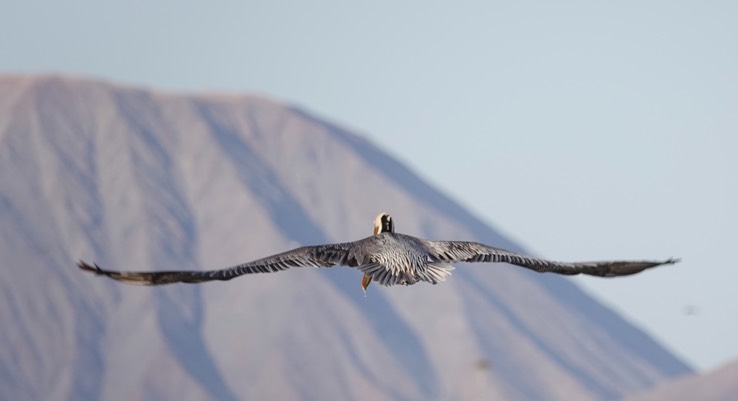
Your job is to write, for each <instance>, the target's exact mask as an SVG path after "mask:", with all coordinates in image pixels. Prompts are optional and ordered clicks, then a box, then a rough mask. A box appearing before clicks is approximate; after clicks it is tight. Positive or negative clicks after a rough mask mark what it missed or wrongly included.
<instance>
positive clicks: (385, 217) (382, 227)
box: [374, 212, 395, 235]
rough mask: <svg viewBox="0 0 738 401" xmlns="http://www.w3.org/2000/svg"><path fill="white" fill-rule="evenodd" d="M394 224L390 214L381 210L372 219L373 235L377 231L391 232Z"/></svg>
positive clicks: (377, 232)
mask: <svg viewBox="0 0 738 401" xmlns="http://www.w3.org/2000/svg"><path fill="white" fill-rule="evenodd" d="M393 232H395V225H394V223H393V222H392V216H390V215H389V213H387V212H382V213H380V214H379V215H377V218H375V219H374V235H378V234H379V233H393Z"/></svg>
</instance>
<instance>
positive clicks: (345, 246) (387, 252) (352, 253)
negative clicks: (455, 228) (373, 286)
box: [77, 213, 679, 293]
mask: <svg viewBox="0 0 738 401" xmlns="http://www.w3.org/2000/svg"><path fill="white" fill-rule="evenodd" d="M454 262H503V263H509V264H513V265H516V266H521V267H525V268H527V269H531V270H535V271H537V272H541V273H545V272H550V273H558V274H566V275H573V274H588V275H590V276H600V277H615V276H626V275H629V274H635V273H638V272H641V271H643V270H646V269H649V268H652V267H656V266H660V265H666V264H674V263H677V262H679V259H667V260H664V261H611V262H576V263H566V262H554V261H550V260H546V259H540V258H534V257H530V256H524V255H520V254H518V253H515V252H510V251H506V250H504V249H500V248H493V247H491V246H488V245H484V244H480V243H477V242H467V241H429V240H425V239H422V238H416V237H412V236H410V235H405V234H397V233H395V227H394V222H393V220H392V217H390V215H389V214H388V213H380V214H379V215H378V216H377V218H376V219H374V235H373V236H371V237H367V238H364V239H361V240H358V241H354V242H344V243H340V244H325V245H313V246H303V247H301V248H296V249H293V250H291V251H287V252H284V253H279V254H276V255H273V256H268V257H266V258H263V259H259V260H255V261H253V262H247V263H243V264H240V265H237V266H233V267H229V268H225V269H220V270H207V271H152V272H145V271H114V270H105V269H102V268H100V266H98V265H97V264H93V265H89V264H87V263H85V262H84V261H81V260H80V261H79V263H77V266H78V267H79V268H80V269H82V270H84V271H89V272H92V273H95V274H98V275H103V276H108V277H110V278H112V279H114V280H118V281H122V282H124V283H128V284H140V285H160V284H171V283H201V282H204V281H214V280H230V279H232V278H235V277H238V276H242V275H244V274H253V273H272V272H278V271H282V270H287V269H289V268H292V267H306V266H310V267H334V266H348V267H353V268H356V269H359V270H360V271H362V272H363V273H364V277H363V278H362V280H361V288H362V290H363V291H364V292H365V293H366V288H367V286H369V283H371V282H372V280H374V281H376V282H378V283H379V284H381V285H385V286H390V285H396V284H404V285H412V284H415V283H417V282H419V281H426V282H429V283H432V284H438V283H441V282H443V281H445V280H446V278H447V277H448V276H449V275H451V271H452V270H454V267H453V266H452V265H451V264H452V263H454Z"/></svg>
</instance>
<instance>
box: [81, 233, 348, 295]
mask: <svg viewBox="0 0 738 401" xmlns="http://www.w3.org/2000/svg"><path fill="white" fill-rule="evenodd" d="M360 242H361V241H357V242H347V243H342V244H327V245H316V246H304V247H301V248H297V249H293V250H291V251H287V252H283V253H280V254H277V255H273V256H269V257H266V258H263V259H259V260H255V261H253V262H248V263H243V264H240V265H236V266H233V267H228V268H225V269H219V270H204V271H197V270H191V271H151V272H146V271H115V270H105V269H103V268H101V267H100V266H98V265H97V264H93V265H90V264H88V263H86V262H84V261H82V260H80V261H79V262H78V263H77V266H78V267H79V268H80V269H82V270H84V271H89V272H92V273H95V274H98V275H103V276H108V277H110V278H112V279H114V280H118V281H121V282H124V283H128V284H138V285H161V284H171V283H202V282H204V281H214V280H230V279H232V278H235V277H238V276H242V275H244V274H253V273H272V272H278V271H282V270H287V269H289V268H292V267H333V266H338V265H349V266H356V265H357V263H358V264H360V263H361V261H357V260H356V257H355V256H354V255H353V254H354V252H352V249H353V247H354V246H355V245H356V244H357V243H360Z"/></svg>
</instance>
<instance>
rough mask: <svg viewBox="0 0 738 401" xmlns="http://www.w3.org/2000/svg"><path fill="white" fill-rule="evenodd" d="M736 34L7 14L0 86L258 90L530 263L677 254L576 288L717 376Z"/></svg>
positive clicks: (731, 323)
mask: <svg viewBox="0 0 738 401" xmlns="http://www.w3.org/2000/svg"><path fill="white" fill-rule="evenodd" d="M151 3H156V4H151ZM736 21H738V2H734V1H680V0H677V1H620V2H606V1H597V0H595V1H583V0H580V1H557V2H549V1H515V2H494V1H454V2H428V1H405V2H397V1H372V2H361V3H359V2H350V1H337V0H336V1H313V2H285V1H270V2H258V3H257V2H245V1H210V2H202V3H192V2H183V1H171V0H167V1H158V2H148V1H128V2H125V3H124V2H114V1H92V0H75V1H65V2H40V1H23V2H10V3H9V2H8V1H1V2H0V73H8V72H11V73H17V72H23V73H25V72H67V73H73V74H77V75H85V76H96V77H102V78H106V79H112V80H115V81H119V82H123V83H133V84H139V85H140V84H143V85H145V86H148V87H152V88H159V89H171V90H177V91H193V90H194V91H203V90H219V91H229V92H236V91H238V92H252V93H260V94H266V95H269V96H271V97H274V98H277V99H281V100H284V101H287V102H290V103H294V104H297V105H299V106H302V107H304V108H306V109H308V110H310V111H312V112H315V113H318V114H319V115H321V116H323V117H325V118H328V119H329V120H331V121H334V122H338V123H339V124H343V125H345V126H346V127H348V128H350V129H353V130H355V131H358V132H360V133H363V134H365V135H367V136H369V137H371V138H373V139H374V141H375V142H377V143H379V144H380V145H381V146H382V147H383V148H385V149H386V150H388V151H390V152H391V153H393V154H394V155H395V156H398V157H399V158H400V159H402V160H403V161H405V162H406V163H408V164H409V165H410V166H411V167H412V168H413V169H414V170H415V171H416V172H418V173H420V174H421V175H422V176H423V177H424V178H425V179H427V180H429V181H430V182H432V183H433V184H435V185H437V186H439V187H441V188H442V189H444V190H446V191H448V192H449V193H451V194H452V196H453V197H454V198H455V199H456V200H458V201H460V202H461V203H463V204H464V205H466V206H467V207H469V208H470V209H471V210H472V211H474V212H475V213H476V214H477V215H478V216H480V217H481V218H483V219H484V220H486V221H487V222H489V223H491V224H493V225H494V226H495V227H497V228H498V229H500V230H502V231H503V232H504V233H505V234H507V235H509V236H511V237H512V238H513V239H515V240H516V241H518V242H519V243H521V244H523V245H525V246H526V247H527V248H528V249H529V250H530V251H532V252H535V253H537V254H540V255H543V256H546V257H550V258H555V259H586V260H589V259H607V258H623V257H627V258H664V257H669V256H680V257H682V258H683V260H684V262H683V263H682V264H680V265H678V266H677V267H676V268H669V269H661V270H656V271H653V272H649V273H648V274H642V275H638V276H634V277H631V278H627V279H618V280H601V279H596V278H577V279H576V281H577V282H578V283H580V284H582V285H583V286H584V287H585V288H586V289H587V290H588V291H589V292H590V293H592V294H594V295H595V296H597V297H598V298H600V299H602V300H604V301H605V302H606V303H607V304H609V305H611V306H612V307H614V308H616V309H617V310H618V311H620V312H621V313H623V314H625V315H626V316H627V317H628V318H629V319H630V320H631V321H633V322H635V323H637V324H639V325H640V326H641V327H643V328H644V329H645V330H647V331H648V332H649V333H651V334H653V335H654V336H655V337H657V338H658V339H659V340H661V341H662V342H664V343H665V344H666V345H667V346H668V347H669V348H670V349H671V350H673V351H675V352H676V353H677V354H679V355H681V356H682V357H684V358H685V359H686V360H687V361H689V362H691V363H693V364H695V366H696V367H698V368H701V369H710V368H713V367H716V366H718V365H720V364H721V363H723V362H725V361H727V360H729V359H732V358H736V357H738V341H736V340H735V339H736V338H738V285H737V283H738V263H737V262H736V261H735V259H734V258H733V254H732V250H733V246H734V244H735V240H736V237H737V235H736V228H735V227H738V212H736V208H735V205H736V204H738V161H736V155H735V154H736V153H737V152H738V23H736ZM378 207H379V208H380V209H381V208H382V207H380V206H378ZM690 307H693V308H694V310H695V311H696V314H694V315H689V314H685V313H684V312H685V308H690Z"/></svg>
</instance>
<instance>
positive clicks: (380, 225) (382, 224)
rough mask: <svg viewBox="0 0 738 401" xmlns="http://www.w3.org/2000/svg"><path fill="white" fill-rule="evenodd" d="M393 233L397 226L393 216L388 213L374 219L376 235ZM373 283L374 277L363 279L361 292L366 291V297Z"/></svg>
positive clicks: (365, 276)
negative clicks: (370, 284) (367, 288)
mask: <svg viewBox="0 0 738 401" xmlns="http://www.w3.org/2000/svg"><path fill="white" fill-rule="evenodd" d="M393 232H395V224H394V222H393V221H392V216H390V215H389V213H387V212H382V213H379V215H377V218H375V219H374V235H379V234H380V233H393ZM371 282H372V276H369V275H367V274H364V277H363V278H362V279H361V290H362V291H364V296H366V287H369V283H371Z"/></svg>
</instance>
